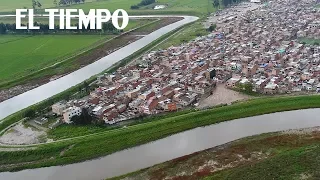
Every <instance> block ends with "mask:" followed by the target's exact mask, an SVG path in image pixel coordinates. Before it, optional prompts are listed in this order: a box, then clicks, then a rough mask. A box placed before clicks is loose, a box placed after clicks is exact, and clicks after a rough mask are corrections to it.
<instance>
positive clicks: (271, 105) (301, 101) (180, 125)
mask: <svg viewBox="0 0 320 180" xmlns="http://www.w3.org/2000/svg"><path fill="white" fill-rule="evenodd" d="M317 107H320V96H315V95H314V96H299V97H275V98H257V99H253V100H249V101H246V102H241V103H236V104H233V105H230V106H224V107H216V108H213V109H209V110H204V111H186V112H185V113H177V114H169V115H168V116H165V117H163V118H159V119H155V120H154V121H151V122H145V123H141V124H137V125H133V126H128V127H127V128H120V129H114V130H107V131H105V132H99V133H94V134H90V135H87V136H85V137H75V138H72V139H67V140H65V141H64V140H62V141H59V142H54V143H49V144H45V145H39V146H36V147H37V149H35V150H27V151H21V150H20V151H15V152H0V171H4V170H20V169H25V168H36V167H43V166H52V165H58V164H68V163H74V162H79V161H84V160H87V159H92V158H97V157H100V156H103V155H107V154H110V153H114V152H116V151H119V150H123V149H126V148H130V147H134V146H137V145H140V144H144V143H148V142H151V141H154V140H157V139H161V138H164V137H167V136H170V135H172V134H175V133H178V132H182V131H185V130H188V129H193V128H196V127H201V126H206V125H210V124H214V123H219V122H223V121H228V120H232V119H237V118H243V117H249V116H255V115H261V114H267V113H272V112H281V111H288V110H296V109H305V108H317ZM11 118H17V117H14V116H11V117H9V118H7V119H6V120H4V123H2V124H0V130H1V129H3V128H4V127H6V126H7V125H5V124H8V123H7V122H15V121H14V120H15V119H13V120H11ZM98 131H100V130H98ZM70 146H73V148H72V149H69V150H68V151H66V152H64V154H63V155H59V154H60V153H59V152H60V151H61V150H63V149H67V148H68V147H70ZM88 147H90V148H88ZM41 159H42V160H41ZM39 160H41V161H39ZM30 161H33V163H30V164H29V163H28V164H23V162H25V163H26V162H30ZM15 163H18V164H16V165H12V166H6V165H8V164H15Z"/></svg>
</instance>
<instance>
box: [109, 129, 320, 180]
mask: <svg viewBox="0 0 320 180" xmlns="http://www.w3.org/2000/svg"><path fill="white" fill-rule="evenodd" d="M319 137H320V132H319V131H314V129H303V130H300V132H295V133H292V132H291V133H269V134H262V135H258V136H252V137H248V138H244V139H240V140H237V141H235V142H231V143H228V144H224V145H222V146H219V147H214V148H211V149H207V150H204V151H200V152H196V153H193V154H190V155H187V156H183V157H179V158H177V159H173V160H171V161H168V162H165V163H161V164H158V165H155V166H153V167H150V168H146V169H142V170H139V171H137V172H133V173H130V174H127V175H123V176H119V177H116V178H112V179H124V178H128V179H132V180H135V179H137V180H138V179H163V178H165V177H167V178H168V179H190V180H191V179H205V180H215V179H217V180H221V179H230V180H233V179H239V180H256V179H283V180H292V179H319V175H320V174H319V171H318V168H319V166H320V160H319V158H318V156H319V152H320V146H319V145H320V143H319ZM159 177H161V178H159Z"/></svg>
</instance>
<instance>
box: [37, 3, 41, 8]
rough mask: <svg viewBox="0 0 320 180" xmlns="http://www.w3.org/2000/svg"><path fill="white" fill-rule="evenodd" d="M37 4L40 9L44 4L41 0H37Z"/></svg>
mask: <svg viewBox="0 0 320 180" xmlns="http://www.w3.org/2000/svg"><path fill="white" fill-rule="evenodd" d="M37 6H38V8H39V9H41V7H42V4H41V3H40V2H39V1H37Z"/></svg>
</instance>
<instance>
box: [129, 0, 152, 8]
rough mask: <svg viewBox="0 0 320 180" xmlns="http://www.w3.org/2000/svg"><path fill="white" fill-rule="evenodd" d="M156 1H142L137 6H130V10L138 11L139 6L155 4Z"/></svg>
mask: <svg viewBox="0 0 320 180" xmlns="http://www.w3.org/2000/svg"><path fill="white" fill-rule="evenodd" d="M155 2H156V0H142V1H141V2H140V3H139V4H136V5H132V6H131V9H139V8H140V7H141V6H147V5H149V4H153V3H155Z"/></svg>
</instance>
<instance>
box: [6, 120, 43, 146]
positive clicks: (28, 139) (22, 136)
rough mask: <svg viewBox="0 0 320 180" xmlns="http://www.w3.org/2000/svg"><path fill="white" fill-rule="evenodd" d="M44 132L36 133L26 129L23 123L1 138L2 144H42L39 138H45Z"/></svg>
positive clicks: (28, 128)
mask: <svg viewBox="0 0 320 180" xmlns="http://www.w3.org/2000/svg"><path fill="white" fill-rule="evenodd" d="M45 135H46V133H45V132H43V131H35V130H33V129H32V128H30V127H27V128H26V127H24V125H23V124H22V123H19V124H17V125H16V126H14V127H13V128H11V129H10V130H8V131H7V132H6V133H5V134H4V135H3V136H1V137H0V143H2V144H13V145H17V144H35V143H40V141H39V138H41V137H43V136H45Z"/></svg>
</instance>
